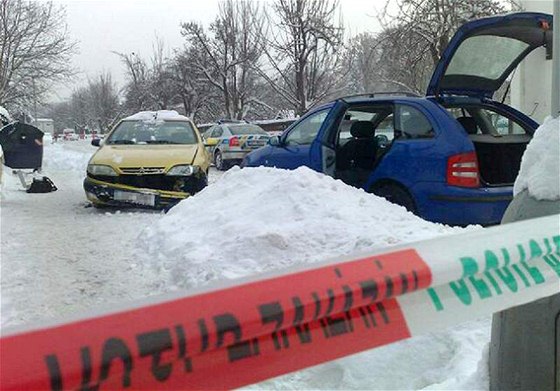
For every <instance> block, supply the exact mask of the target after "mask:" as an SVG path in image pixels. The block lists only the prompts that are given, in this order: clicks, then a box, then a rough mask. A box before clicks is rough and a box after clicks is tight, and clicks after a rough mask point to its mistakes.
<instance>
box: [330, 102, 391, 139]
mask: <svg viewBox="0 0 560 391" xmlns="http://www.w3.org/2000/svg"><path fill="white" fill-rule="evenodd" d="M357 121H371V122H372V123H373V124H374V125H375V135H376V136H377V135H384V136H386V137H387V140H392V139H393V133H394V129H393V113H392V108H390V107H386V106H364V107H353V108H350V109H348V110H347V111H346V113H345V114H344V118H343V119H342V121H341V122H340V126H339V136H338V145H342V144H344V143H345V142H346V141H347V140H349V139H351V138H352V135H351V133H350V130H351V129H352V125H353V124H354V123H355V122H357Z"/></svg>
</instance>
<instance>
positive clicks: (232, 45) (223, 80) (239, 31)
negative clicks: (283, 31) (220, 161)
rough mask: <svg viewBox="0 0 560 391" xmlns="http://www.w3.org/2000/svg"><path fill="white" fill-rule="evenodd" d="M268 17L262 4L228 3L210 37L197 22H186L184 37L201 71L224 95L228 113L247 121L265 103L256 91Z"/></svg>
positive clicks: (246, 0) (227, 0) (244, 0)
mask: <svg viewBox="0 0 560 391" xmlns="http://www.w3.org/2000/svg"><path fill="white" fill-rule="evenodd" d="M263 25H264V16H263V13H262V10H261V8H260V6H259V4H258V3H256V2H253V1H249V0H240V1H234V0H225V1H223V2H221V3H220V6H219V13H218V16H217V17H216V19H215V21H214V22H213V23H212V24H211V25H210V30H209V33H210V34H207V33H206V32H205V31H204V29H203V27H202V26H201V25H199V24H197V23H195V22H190V23H184V24H183V25H182V34H183V36H184V37H185V38H186V39H187V42H188V44H189V47H190V48H191V49H193V50H196V51H197V52H198V53H200V54H201V55H200V57H193V60H194V64H195V65H196V67H197V68H198V71H199V72H200V73H201V74H202V75H203V76H204V77H205V78H206V80H207V82H208V83H210V84H211V85H212V86H213V87H214V88H216V89H217V90H218V91H220V92H221V94H222V97H223V105H224V109H225V114H226V115H227V116H228V117H229V118H238V119H241V118H243V117H244V116H245V115H246V114H247V112H248V111H249V110H250V109H251V107H252V106H254V105H260V104H263V102H261V101H260V100H259V99H258V90H257V89H256V81H257V76H258V75H257V72H256V71H255V67H258V65H257V64H258V62H259V59H260V58H261V56H262V52H263V45H264V33H263Z"/></svg>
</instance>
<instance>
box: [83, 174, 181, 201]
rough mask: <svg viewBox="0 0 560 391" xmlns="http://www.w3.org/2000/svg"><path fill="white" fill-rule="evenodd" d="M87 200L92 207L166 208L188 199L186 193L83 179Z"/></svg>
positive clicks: (88, 178)
mask: <svg viewBox="0 0 560 391" xmlns="http://www.w3.org/2000/svg"><path fill="white" fill-rule="evenodd" d="M84 190H85V192H86V197H87V199H88V200H89V201H90V202H91V203H92V204H93V205H94V206H115V207H125V206H128V207H131V206H132V207H143V208H166V207H171V206H173V205H175V204H176V203H178V202H179V201H181V200H183V199H185V198H187V197H189V196H190V195H191V194H189V193H186V192H178V191H168V190H156V189H146V188H138V187H133V186H127V185H122V184H117V183H109V182H104V181H100V180H97V179H94V178H90V177H86V178H85V179H84Z"/></svg>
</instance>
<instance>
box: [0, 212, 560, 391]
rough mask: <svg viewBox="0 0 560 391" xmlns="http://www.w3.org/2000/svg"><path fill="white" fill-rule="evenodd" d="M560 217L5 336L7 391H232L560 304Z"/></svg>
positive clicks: (1, 369) (0, 372) (1, 349)
mask: <svg viewBox="0 0 560 391" xmlns="http://www.w3.org/2000/svg"><path fill="white" fill-rule="evenodd" d="M559 217H560V216H550V217H543V218H539V219H534V220H529V221H524V222H519V223H513V224H508V225H504V226H500V227H493V228H489V229H484V230H480V231H476V232H472V233H465V234H459V235H455V236H448V237H443V238H439V239H434V240H427V241H423V242H417V243H413V244H409V245H407V246H401V247H395V248H392V249H390V251H388V252H379V253H374V254H366V255H361V256H358V257H352V258H345V259H337V260H334V261H329V262H325V263H323V264H320V265H317V264H315V265H312V267H310V268H307V269H299V270H291V271H289V272H284V273H283V274H276V275H268V276H266V277H262V276H261V277H260V278H259V279H258V280H253V281H249V282H247V281H245V282H242V283H238V284H237V285H233V286H229V287H220V288H214V289H206V290H205V291H204V292H198V293H195V294H190V295H188V296H184V297H175V298H165V299H160V301H159V302H157V303H154V302H153V301H152V303H149V304H147V303H146V302H144V303H140V304H136V305H133V306H132V307H130V308H129V309H126V310H122V311H118V312H115V311H113V312H111V313H105V314H103V315H89V316H86V317H83V318H81V319H78V320H72V321H69V322H64V323H59V324H54V325H50V326H42V327H37V328H27V329H26V330H18V331H12V332H8V333H6V335H4V336H3V337H2V338H1V339H0V359H1V362H0V389H2V390H15V389H52V390H61V389H76V388H78V389H88V390H89V389H96V387H98V386H99V387H100V388H102V389H126V388H133V389H156V388H157V389H225V388H235V387H240V386H243V385H247V384H251V383H256V382H259V381H262V380H265V379H268V378H271V377H275V376H278V375H281V374H284V373H288V372H291V371H295V370H298V369H302V368H305V367H308V366H311V365H315V364H319V363H322V362H325V361H329V360H333V359H336V358H339V357H343V356H345V355H348V354H352V353H356V352H359V351H363V350H367V349H371V348H374V347H377V346H381V345H386V344H389V343H392V342H395V341H399V340H402V339H405V338H408V337H410V336H414V335H419V334H422V333H425V332H430V331H434V330H435V329H437V328H442V327H448V326H450V325H453V324H456V323H459V322H462V321H464V320H468V319H473V318H476V317H479V316H481V315H486V314H490V313H493V312H496V311H500V310H503V309H506V308H509V307H512V306H515V305H520V304H523V303H526V302H529V301H532V300H535V299H538V298H542V297H546V296H549V295H552V294H555V293H558V292H560V233H559Z"/></svg>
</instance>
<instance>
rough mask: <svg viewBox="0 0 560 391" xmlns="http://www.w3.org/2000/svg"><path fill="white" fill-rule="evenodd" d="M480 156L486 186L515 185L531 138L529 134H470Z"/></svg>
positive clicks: (480, 165) (479, 161)
mask: <svg viewBox="0 0 560 391" xmlns="http://www.w3.org/2000/svg"><path fill="white" fill-rule="evenodd" d="M469 138H470V139H471V141H472V142H473V144H474V148H475V151H476V155H477V158H478V166H479V170H480V179H481V182H482V184H483V185H484V186H504V185H513V183H514V182H515V178H516V177H517V174H518V173H519V167H520V166H521V157H522V156H523V153H524V152H525V148H527V144H529V141H530V140H531V136H529V135H521V134H515V135H504V136H500V137H496V136H493V135H489V134H475V135H470V136H469Z"/></svg>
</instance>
